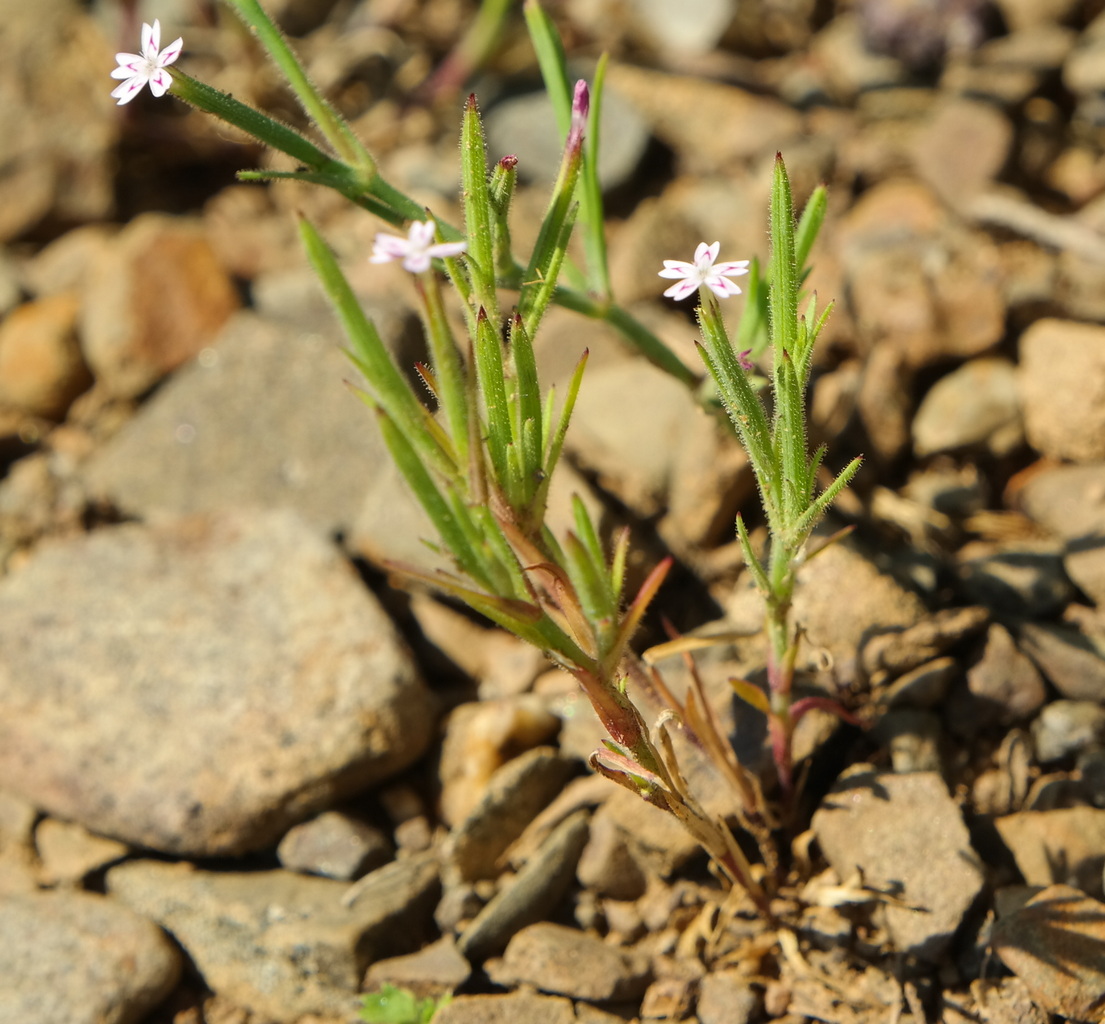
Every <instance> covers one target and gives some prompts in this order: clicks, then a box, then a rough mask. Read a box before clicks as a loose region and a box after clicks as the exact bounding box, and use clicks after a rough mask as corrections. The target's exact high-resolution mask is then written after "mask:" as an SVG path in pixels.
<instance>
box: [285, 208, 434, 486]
mask: <svg viewBox="0 0 1105 1024" xmlns="http://www.w3.org/2000/svg"><path fill="white" fill-rule="evenodd" d="M299 231H300V235H301V237H302V238H303V243H304V245H305V247H306V249H307V255H308V258H309V259H310V260H311V264H312V265H313V266H314V268H315V272H316V273H317V274H318V276H319V278H320V279H321V281H322V284H323V287H324V288H325V289H326V293H327V294H328V295H329V297H330V301H331V303H333V305H334V308H335V309H336V310H337V313H338V316H339V318H340V319H341V321H342V326H343V327H344V328H345V333H346V336H347V337H348V338H349V341H350V344H351V345H352V346H353V354H354V355H355V356H356V362H357V364H358V366H360V368H361V370H362V372H363V373H364V374H365V378H366V380H367V383H368V386H369V387H370V388H371V389H372V394H373V397H374V398H375V399H376V401H377V402H379V404H380V406H381V407H382V408H383V409H384V411H385V412H386V413H387V414H388V416H390V417H391V419H392V420H393V421H394V422H395V424H396V425H397V426H398V428H399V429H400V430H401V431H402V432H403V434H404V435H405V436H406V437H407V439H408V441H409V442H410V444H411V445H412V446H413V447H414V448H415V450H417V452H418V453H419V457H420V458H421V459H423V460H426V461H427V462H429V463H430V464H431V465H432V466H433V467H434V468H435V469H436V470H438V471H439V472H441V473H442V474H444V475H445V476H446V477H447V478H448V477H452V476H453V475H454V474H455V463H454V462H453V460H452V456H451V453H447V452H445V451H443V450H442V449H441V446H440V445H439V444H438V442H437V441H436V440H434V438H433V437H432V435H431V434H430V432H429V430H428V429H427V427H426V423H425V417H424V413H425V410H424V409H423V407H422V406H421V405H420V404H419V402H418V401H417V399H416V398H415V397H414V395H413V393H412V392H411V390H410V388H409V387H408V385H407V382H406V379H405V378H404V377H403V376H402V375H401V374H400V373H399V371H398V369H396V367H395V364H394V363H393V362H392V360H391V356H390V355H389V354H388V351H387V349H386V348H385V347H384V343H383V342H382V341H381V340H380V336H379V334H377V333H376V328H375V327H374V326H373V324H372V321H370V320H369V319H368V317H366V316H365V314H364V311H363V310H362V309H361V306H360V303H358V302H357V298H356V296H355V295H354V294H353V289H352V288H350V286H349V282H348V281H346V279H345V275H344V274H343V273H342V272H341V268H340V267H339V266H338V262H337V260H336V259H335V258H334V254H333V253H332V252H331V251H330V248H329V247H328V246H327V245H326V243H325V242H324V241H323V240H322V238H321V237H320V236H319V234H318V232H317V231H315V229H314V227H313V226H312V225H311V224H310V222H309V221H307V220H301V221H300V223H299Z"/></svg>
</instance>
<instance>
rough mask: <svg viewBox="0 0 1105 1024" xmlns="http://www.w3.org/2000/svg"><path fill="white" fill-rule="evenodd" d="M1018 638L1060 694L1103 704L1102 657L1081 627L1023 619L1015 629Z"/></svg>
mask: <svg viewBox="0 0 1105 1024" xmlns="http://www.w3.org/2000/svg"><path fill="white" fill-rule="evenodd" d="M1017 641H1018V644H1019V646H1020V648H1021V650H1023V651H1024V652H1025V654H1027V655H1028V656H1029V657H1030V658H1031V659H1032V660H1033V661H1034V662H1036V664H1037V666H1039V669H1040V671H1041V672H1043V674H1044V675H1045V676H1046V677H1047V678H1048V680H1049V681H1050V683H1051V685H1052V686H1054V687H1055V689H1057V690H1058V691H1059V693H1060V694H1062V696H1064V697H1068V698H1070V699H1071V700H1092V701H1097V702H1098V703H1099V704H1105V657H1102V653H1101V649H1100V647H1099V646H1098V645H1097V644H1095V643H1094V642H1093V640H1092V639H1091V638H1090V637H1088V636H1087V635H1086V634H1085V633H1083V632H1082V631H1081V630H1079V629H1075V628H1072V627H1070V626H1066V625H1053V624H1052V623H1048V622H1025V623H1022V624H1021V625H1020V626H1019V627H1018V629H1017Z"/></svg>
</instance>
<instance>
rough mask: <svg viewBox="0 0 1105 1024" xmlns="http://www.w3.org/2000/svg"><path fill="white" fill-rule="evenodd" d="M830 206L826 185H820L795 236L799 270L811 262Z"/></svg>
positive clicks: (800, 220)
mask: <svg viewBox="0 0 1105 1024" xmlns="http://www.w3.org/2000/svg"><path fill="white" fill-rule="evenodd" d="M828 205H829V193H828V190H827V189H826V188H825V186H824V185H818V186H817V188H815V189H814V190H813V195H811V196H810V198H809V201H808V202H807V203H806V206H805V209H804V210H802V216H801V217H800V218H799V219H798V229H797V231H796V232H795V236H794V263H795V266H796V267H798V269H799V270H804V268H805V266H806V263H807V262H809V258H810V250H811V249H813V243H814V242H815V241H817V236H818V234H819V233H820V231H821V225H822V224H823V223H824V222H825V211H826V210H827V209H828Z"/></svg>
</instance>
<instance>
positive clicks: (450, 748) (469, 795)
mask: <svg viewBox="0 0 1105 1024" xmlns="http://www.w3.org/2000/svg"><path fill="white" fill-rule="evenodd" d="M559 728H560V721H559V719H558V718H557V717H556V716H555V715H553V714H552V713H551V712H550V711H548V710H547V708H546V707H545V702H544V701H543V700H542V699H541V698H540V697H537V696H534V695H532V694H521V695H519V696H518V697H513V698H509V699H502V700H493V701H480V702H478V703H472V704H461V705H460V706H459V707H457V708H454V709H453V711H452V712H451V713H450V715H449V718H448V720H447V721H446V724H445V739H444V741H443V743H442V747H441V763H440V766H439V768H438V775H439V777H440V779H441V816H442V818H443V819H444V821H445V822H446V823H447V824H449V825H457V824H459V823H460V822H461V821H463V820H464V819H465V818H466V817H467V816H468V815H469V814H471V813H472V811H473V810H474V808H475V807H476V805H477V804H478V803H479V802H480V800H481V799H482V798H483V795H484V793H485V792H486V791H487V788H488V786H489V785H490V782H491V777H492V776H493V775H494V774H495V772H496V771H498V770H499V768H501V767H502V766H503V765H504V764H505V763H506V762H507V761H509V760H510V758H511V757H512V756H514V755H515V754H518V753H521V752H522V751H524V750H529V749H531V748H532V747H536V746H539V745H540V744H542V743H545V742H547V741H548V740H550V739H551V738H552V737H554V736H555V735H556V733H557V731H558V730H559Z"/></svg>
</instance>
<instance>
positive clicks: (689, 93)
mask: <svg viewBox="0 0 1105 1024" xmlns="http://www.w3.org/2000/svg"><path fill="white" fill-rule="evenodd" d="M606 87H607V88H608V89H609V90H610V91H611V92H616V93H619V94H620V95H621V96H623V97H625V99H626V100H627V101H628V102H629V103H630V104H631V105H632V106H633V107H635V108H636V109H637V110H638V111H639V112H640V113H641V114H642V115H643V116H644V119H645V121H646V122H647V123H648V124H649V125H650V126H651V128H652V131H653V133H654V134H655V135H656V137H657V138H658V139H660V140H661V141H662V142H664V143H666V144H667V145H669V146H671V147H672V148H673V149H674V150H675V151H676V152H677V153H679V154H681V155H682V156H683V158H684V159H686V160H689V161H693V163H694V166H695V167H697V168H702V169H706V170H707V171H708V172H710V173H715V174H716V173H717V172H718V171H719V170H722V169H723V168H726V167H728V166H730V165H732V164H739V163H742V162H743V161H745V160H748V159H749V158H751V157H755V156H760V155H763V154H765V153H768V152H774V151H776V150H778V149H779V148H782V147H785V146H786V144H787V142H788V141H789V140H791V139H792V138H794V137H795V136H797V135H799V134H800V133H801V130H802V118H801V115H800V114H798V113H797V111H794V110H791V109H790V107H788V106H786V105H784V104H783V103H780V102H779V101H778V100H776V99H773V98H770V97H767V96H759V95H756V94H755V93H752V92H748V91H746V90H744V89H738V88H737V87H736V86H732V85H726V84H722V83H720V82H712V81H708V80H706V79H703V78H700V77H694V76H692V75H672V74H667V73H665V72H661V71H653V70H649V69H646V68H643V67H635V66H632V65H630V64H625V63H618V64H614V65H611V67H610V68H609V70H608V71H607V75H606ZM719 124H739V125H740V126H741V130H740V131H739V132H719V131H717V130H716V126H717V125H719ZM691 169H693V168H691Z"/></svg>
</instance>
